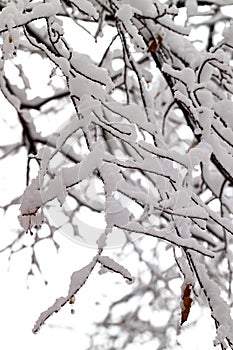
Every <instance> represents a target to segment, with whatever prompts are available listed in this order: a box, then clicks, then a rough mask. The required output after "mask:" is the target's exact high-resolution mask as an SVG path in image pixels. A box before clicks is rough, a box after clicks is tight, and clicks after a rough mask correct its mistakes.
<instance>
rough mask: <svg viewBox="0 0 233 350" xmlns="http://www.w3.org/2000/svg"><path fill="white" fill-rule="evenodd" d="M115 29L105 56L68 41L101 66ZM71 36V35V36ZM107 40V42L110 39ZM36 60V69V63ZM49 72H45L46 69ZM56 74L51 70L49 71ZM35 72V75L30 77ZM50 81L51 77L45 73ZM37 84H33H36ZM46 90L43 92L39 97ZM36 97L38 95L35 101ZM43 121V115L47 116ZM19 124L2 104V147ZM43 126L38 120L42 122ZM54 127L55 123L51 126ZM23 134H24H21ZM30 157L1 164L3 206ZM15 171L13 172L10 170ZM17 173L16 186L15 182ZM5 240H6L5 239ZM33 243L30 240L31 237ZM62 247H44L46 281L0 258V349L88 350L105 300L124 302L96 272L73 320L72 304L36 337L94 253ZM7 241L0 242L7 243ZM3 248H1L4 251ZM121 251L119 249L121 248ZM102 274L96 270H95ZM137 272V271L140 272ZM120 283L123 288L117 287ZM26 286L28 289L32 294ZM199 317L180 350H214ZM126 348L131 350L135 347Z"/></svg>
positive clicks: (4, 220) (83, 40) (205, 320)
mask: <svg viewBox="0 0 233 350" xmlns="http://www.w3.org/2000/svg"><path fill="white" fill-rule="evenodd" d="M72 31H73V29H72V28H67V32H68V33H72ZM113 31H114V29H112V30H111V31H110V30H109V32H108V33H105V34H106V35H105V36H104V38H103V39H98V40H100V41H101V40H102V42H103V45H101V47H102V51H101V50H100V41H98V50H95V49H93V48H94V47H95V44H94V39H93V41H92V42H91V44H90V36H89V35H88V34H86V33H84V32H83V31H81V30H80V36H77V27H76V26H75V31H74V32H75V36H73V37H70V36H69V42H70V43H71V45H72V46H73V47H74V48H75V49H76V50H78V51H79V52H86V53H89V54H90V56H91V57H93V56H94V57H95V58H96V60H97V61H98V60H99V59H100V58H101V56H102V54H103V52H104V50H105V48H106V46H107V45H108V43H109V42H110V40H111V38H112V33H113ZM69 35H70V34H69ZM107 36H108V39H107V40H106V37H107ZM36 60H37V59H36V58H35V65H36V64H37V62H36ZM43 68H45V67H43ZM48 69H51V67H48ZM30 70H31V72H30ZM36 70H37V69H35V66H34V67H33V66H29V67H28V72H29V74H28V75H30V76H31V77H35V79H38V78H39V77H40V79H42V80H43V77H42V76H41V74H42V75H43V69H39V70H38V71H39V74H40V75H39V76H38V77H37V76H36V75H35V72H36ZM46 76H47V72H46ZM32 85H33V81H32ZM44 88H45V87H41V90H40V92H38V93H39V94H41V91H43V89H44ZM31 97H34V96H31ZM2 118H4V119H5V120H6V121H7V124H8V125H6V124H5V123H4V121H3V119H2ZM43 122H45V121H44V116H43ZM46 122H47V123H48V124H47V125H48V128H49V127H50V123H52V120H51V119H50V118H49V116H48V119H47V121H46ZM14 124H15V119H14V114H13V111H12V109H11V108H10V107H9V106H8V105H7V104H6V103H4V102H3V101H2V100H1V109H0V140H1V141H0V142H1V144H4V138H7V141H8V142H9V139H12V142H15V137H16V134H17V130H15V129H14V128H13V125H14ZM38 125H39V121H38ZM51 127H52V124H51ZM18 132H19V130H18ZM25 168H26V166H25V153H24V152H21V155H18V156H17V157H14V160H13V158H12V160H11V159H7V160H5V161H1V162H0V174H1V182H0V191H1V199H0V200H1V204H2V203H4V197H5V196H6V195H7V196H9V195H10V196H12V198H13V196H14V195H15V194H16V195H20V194H21V192H22V188H23V187H24V184H25V173H24V171H21V172H20V171H17V169H25ZM9 169H11V171H9ZM16 174H17V182H16ZM0 214H1V217H0V219H1V225H0V227H1V233H2V235H4V237H3V238H4V239H6V241H7V238H6V236H7V235H9V236H10V237H12V235H13V234H14V233H13V231H12V227H14V223H13V222H12V221H14V220H15V225H17V215H18V211H17V208H16V207H15V210H14V208H13V209H11V210H10V211H9V212H8V213H7V215H6V216H4V217H3V216H2V213H0ZM1 239H2V238H1ZM28 239H29V240H30V237H29V238H28ZM58 242H60V253H59V255H58V256H57V255H56V252H55V251H53V250H51V247H48V248H47V246H46V245H44V247H42V249H41V254H42V255H43V259H42V260H41V261H42V262H43V264H42V272H43V275H42V277H39V274H38V278H31V279H30V280H27V276H26V271H27V266H28V262H29V257H28V256H26V255H23V256H22V254H21V253H18V254H15V256H14V257H13V259H12V262H11V264H10V267H9V266H8V262H7V254H5V253H4V254H3V255H0V278H1V286H0V348H1V349H4V350H11V349H16V348H19V349H24V350H29V349H30V350H31V349H33V350H37V349H38V350H39V349H40V350H41V349H43V348H45V349H47V348H49V347H50V346H51V347H52V348H53V349H57V350H60V349H64V348H69V349H70V350H73V349H78V350H84V349H85V346H86V345H88V341H87V340H88V339H87V337H86V336H85V334H86V333H87V334H91V333H92V330H93V326H92V325H91V322H92V321H93V320H96V321H97V320H98V319H101V317H99V315H101V313H102V315H103V313H104V312H105V311H106V310H107V309H106V304H107V303H106V300H115V299H116V298H118V297H119V294H120V293H122V289H123V290H127V288H131V287H130V286H129V285H128V284H126V283H125V282H124V281H123V280H122V277H121V276H116V275H110V274H107V275H101V276H99V275H98V274H97V273H95V274H94V275H93V276H91V277H90V279H89V280H88V282H87V284H86V285H85V286H84V287H83V288H82V289H81V290H80V292H79V293H78V295H77V297H76V303H75V306H74V308H75V310H76V312H75V314H74V315H71V312H70V310H71V307H70V305H67V306H66V307H64V308H63V309H62V310H61V311H60V312H59V313H58V314H55V315H54V316H53V317H51V318H50V319H49V320H48V321H47V322H46V324H47V325H46V326H44V327H42V329H41V331H40V332H39V334H37V335H33V334H32V332H31V329H32V327H33V325H34V322H35V321H36V319H37V317H38V316H39V314H40V313H41V312H42V311H44V310H45V309H46V308H47V307H49V306H50V305H51V304H52V303H53V301H54V300H55V298H57V297H60V296H62V295H66V292H67V290H68V286H69V277H70V275H71V273H72V272H73V271H74V270H75V269H78V268H81V267H83V266H84V265H85V264H86V263H89V262H90V260H91V258H92V256H93V255H94V254H95V251H94V250H93V249H90V248H85V247H82V246H79V245H77V244H74V243H73V242H71V241H69V240H68V239H66V238H64V237H63V236H62V235H60V236H58ZM4 243H5V242H3V243H1V244H4ZM0 249H1V247H0ZM116 252H117V249H116ZM8 267H9V270H8ZM127 268H128V269H129V270H130V272H132V274H133V272H134V264H133V262H130V261H128V265H127ZM96 272H97V271H96ZM135 272H136V271H135ZM43 277H44V278H45V279H46V280H47V281H48V282H49V283H48V285H47V286H46V287H45V286H44V284H43ZM116 282H118V284H116ZM27 285H28V286H29V288H28V289H27V288H26V287H27ZM103 293H104V294H106V295H108V296H109V297H108V298H105V299H103V297H102V294H103ZM99 300H100V301H101V300H103V301H104V303H106V304H105V305H104V304H103V305H102V306H101V307H100V306H96V305H95V301H99ZM198 314H199V315H200V319H199V322H198V324H197V326H195V328H194V329H189V330H186V331H183V333H182V335H180V336H179V337H178V338H177V340H178V342H179V343H180V345H179V344H177V347H176V348H177V349H181V350H182V349H185V350H186V349H189V350H200V349H208V350H212V349H215V348H214V346H213V345H212V339H213V337H214V331H213V329H211V322H210V315H209V314H207V313H206V311H205V310H200V309H199V308H198V307H197V306H195V305H194V306H193V307H192V308H191V313H190V317H189V321H188V322H191V321H192V319H194V318H195V317H196V315H198ZM127 349H131V348H130V347H129V348H127ZM132 349H134V350H137V349H140V350H152V349H153V342H152V343H148V344H145V345H144V346H143V345H138V347H137V346H135V345H133V346H132Z"/></svg>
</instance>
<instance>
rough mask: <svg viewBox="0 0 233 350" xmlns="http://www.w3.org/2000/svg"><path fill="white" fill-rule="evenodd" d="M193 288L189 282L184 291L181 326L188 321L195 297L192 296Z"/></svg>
mask: <svg viewBox="0 0 233 350" xmlns="http://www.w3.org/2000/svg"><path fill="white" fill-rule="evenodd" d="M191 288H192V285H191V284H187V285H186V286H185V289H184V292H183V296H182V303H181V322H180V325H181V326H182V324H183V323H184V322H185V321H187V319H188V316H189V312H190V309H191V305H192V302H193V299H192V298H190V293H191Z"/></svg>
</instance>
